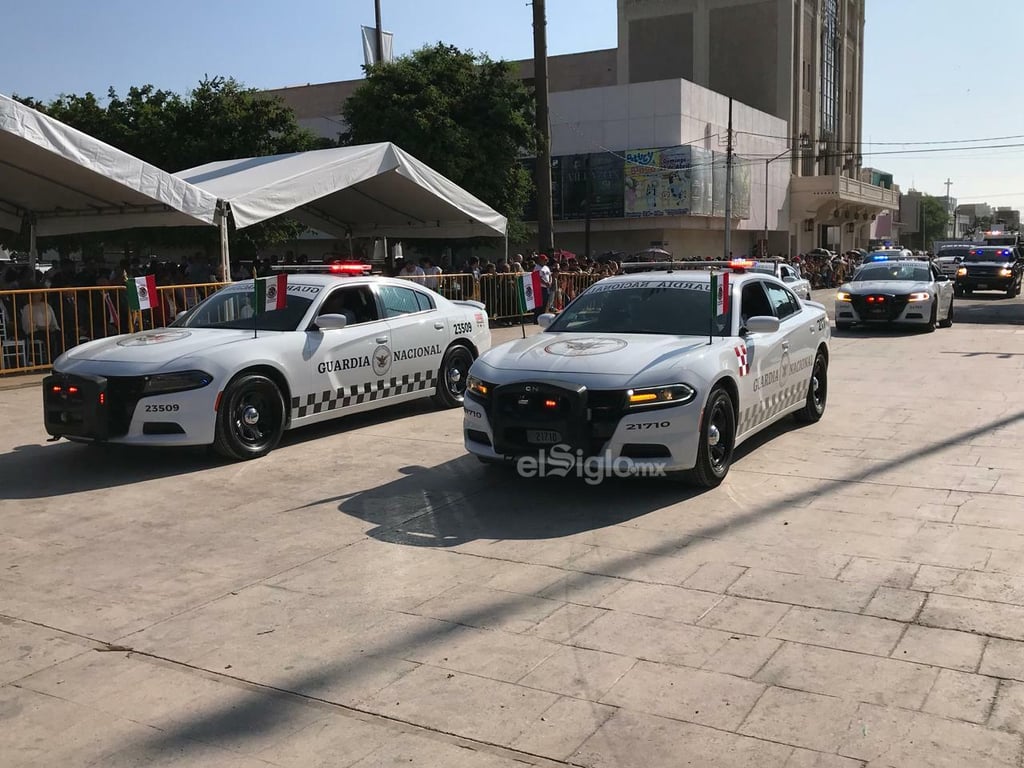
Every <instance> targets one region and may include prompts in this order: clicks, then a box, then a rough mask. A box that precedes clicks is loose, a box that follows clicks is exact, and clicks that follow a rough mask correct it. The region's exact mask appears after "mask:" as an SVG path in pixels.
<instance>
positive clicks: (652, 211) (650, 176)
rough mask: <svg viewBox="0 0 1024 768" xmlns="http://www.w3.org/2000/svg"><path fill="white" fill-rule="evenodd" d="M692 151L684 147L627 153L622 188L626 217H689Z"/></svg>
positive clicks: (637, 150)
mask: <svg viewBox="0 0 1024 768" xmlns="http://www.w3.org/2000/svg"><path fill="white" fill-rule="evenodd" d="M691 150H692V147H690V146H683V147H668V148H665V149H634V150H629V151H628V152H626V167H625V170H624V173H623V188H624V190H625V194H624V196H625V202H624V209H625V211H624V212H625V215H626V216H627V217H640V216H685V215H688V214H689V213H690V185H691V180H690V166H691V165H692V162H693V161H692V155H691Z"/></svg>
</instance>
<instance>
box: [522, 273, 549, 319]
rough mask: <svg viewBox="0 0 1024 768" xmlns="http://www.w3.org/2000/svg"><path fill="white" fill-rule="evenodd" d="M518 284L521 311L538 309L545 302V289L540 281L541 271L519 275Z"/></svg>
mask: <svg viewBox="0 0 1024 768" xmlns="http://www.w3.org/2000/svg"><path fill="white" fill-rule="evenodd" d="M517 284H518V288H519V311H520V312H529V311H530V310H531V309H537V307H539V306H540V305H541V304H542V303H543V301H544V289H543V286H542V285H541V282H540V272H524V273H523V274H521V275H519V279H518V281H517Z"/></svg>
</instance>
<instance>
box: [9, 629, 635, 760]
mask: <svg viewBox="0 0 1024 768" xmlns="http://www.w3.org/2000/svg"><path fill="white" fill-rule="evenodd" d="M118 651H121V652H123V653H125V658H129V659H130V658H131V657H132V656H140V657H143V658H144V659H146V660H147V661H149V662H155V663H158V664H160V665H163V666H165V667H169V668H173V669H178V670H185V671H188V672H190V673H194V674H198V675H200V676H202V677H205V678H206V679H208V680H212V681H214V682H223V683H228V684H230V685H232V686H234V687H237V688H241V689H243V690H249V691H252V692H258V693H264V694H268V693H269V694H272V695H275V696H280V697H282V698H284V699H294V700H296V701H297V702H299V703H302V704H304V705H307V706H309V705H312V706H315V707H318V708H320V709H323V710H326V711H332V712H335V713H338V714H341V715H342V716H346V717H356V718H357V719H359V720H362V721H364V722H376V723H379V724H384V725H387V726H390V727H394V726H396V725H399V726H404V728H402V729H400V730H403V731H404V732H406V733H414V734H419V735H426V736H428V737H431V738H439V740H441V741H444V742H445V743H450V744H455V745H456V746H462V747H466V748H469V749H472V750H475V751H481V752H487V753H489V754H494V755H497V756H500V757H507V758H509V759H511V760H516V761H518V762H523V763H527V764H529V765H537V766H550V767H551V768H559V767H561V766H569V768H587V767H586V766H584V765H582V764H580V763H573V762H570V761H568V760H557V759H553V758H550V757H546V756H544V755H538V754H534V753H532V752H527V751H525V750H520V749H514V748H512V747H506V746H503V745H501V744H497V743H494V742H490V741H486V740H484V739H475V738H471V737H467V736H463V735H461V734H458V733H454V732H452V731H445V730H443V729H441V728H433V727H431V726H427V725H422V724H420V723H415V722H412V721H411V720H404V719H402V718H400V717H394V716H392V715H383V714H380V713H378V712H374V711H372V710H369V709H363V708H361V707H358V706H354V705H351V704H341V703H339V702H336V701H331V700H330V699H325V698H322V697H319V696H313V695H310V694H306V693H299V692H297V691H291V690H288V689H287V688H280V687H278V686H274V685H269V684H267V683H260V682H256V681H254V680H249V679H247V678H244V677H239V676H238V675H231V674H227V673H225V672H223V671H218V670H213V669H207V668H206V667H201V666H198V665H196V664H190V663H189V662H185V661H179V660H176V659H172V658H169V657H167V656H161V655H160V654H157V653H152V652H149V651H140V650H136V649H134V648H118ZM426 666H432V665H426ZM438 669H442V668H441V667H438ZM459 674H461V675H467V676H469V677H479V678H480V679H482V680H490V678H485V677H481V676H479V675H473V674H472V673H469V672H459ZM12 687H17V688H20V689H27V690H31V691H33V692H35V693H39V694H41V695H44V696H49V697H51V698H55V699H59V700H62V701H68V700H67V699H62V698H61V697H59V696H54V695H53V694H50V693H46V692H44V691H36V690H35V689H34V688H31V687H29V686H24V685H18V686H12ZM523 687H526V686H523ZM385 688H387V686H385ZM382 690H383V689H382ZM565 698H575V697H565ZM584 701H589V700H586V699H584ZM606 706H611V705H606ZM614 709H619V707H614Z"/></svg>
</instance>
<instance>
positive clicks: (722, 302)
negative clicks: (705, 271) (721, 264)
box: [711, 272, 729, 317]
mask: <svg viewBox="0 0 1024 768" xmlns="http://www.w3.org/2000/svg"><path fill="white" fill-rule="evenodd" d="M728 311H729V273H728V272H723V273H721V274H718V273H717V272H712V273H711V312H712V314H713V315H714V316H715V317H719V316H721V315H724V314H726V313H727V312H728Z"/></svg>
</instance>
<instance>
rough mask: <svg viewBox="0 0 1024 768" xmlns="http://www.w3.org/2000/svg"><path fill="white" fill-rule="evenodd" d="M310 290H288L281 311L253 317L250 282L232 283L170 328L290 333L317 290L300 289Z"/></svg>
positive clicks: (290, 287)
mask: <svg viewBox="0 0 1024 768" xmlns="http://www.w3.org/2000/svg"><path fill="white" fill-rule="evenodd" d="M311 287H314V286H302V285H291V284H289V286H288V298H287V301H286V303H285V307H284V309H274V310H270V311H269V312H260V313H259V314H258V315H256V316H255V317H254V316H253V302H254V297H253V290H252V281H251V280H250V281H247V282H243V283H235V284H233V285H230V286H228V287H227V288H224V289H222V290H220V291H217V293H215V294H213V295H212V296H210V298H208V299H206V301H203V302H201V303H200V304H197V305H196V306H195V307H193V308H192V309H190V310H189V311H188V312H187V313H186V314H185V315H184V316H182V317H180V318H178V319H177V320H175V321H174V322H173V323H172V324H171V325H172V327H177V328H243V329H248V328H252V329H255V330H260V331H294V330H296V328H297V327H298V325H299V321H300V320H302V318H303V317H304V316H305V314H306V310H308V309H309V305H310V304H311V303H312V300H313V297H315V296H316V293H317V292H319V291H318V290H317V291H315V292H313V293H309V292H305V291H303V289H304V288H311Z"/></svg>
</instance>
